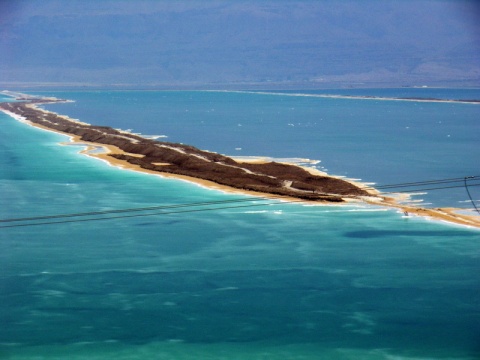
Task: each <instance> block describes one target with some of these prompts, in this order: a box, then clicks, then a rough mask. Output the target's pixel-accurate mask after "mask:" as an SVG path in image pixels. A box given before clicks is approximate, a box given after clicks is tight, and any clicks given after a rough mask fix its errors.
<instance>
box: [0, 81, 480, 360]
mask: <svg viewBox="0 0 480 360" xmlns="http://www.w3.org/2000/svg"><path fill="white" fill-rule="evenodd" d="M29 93H31V94H38V95H46V96H56V97H58V98H65V99H70V100H74V101H75V102H72V103H64V104H54V105H48V106H46V107H45V108H47V109H49V110H52V111H55V112H58V113H60V114H65V115H68V116H70V117H73V118H77V119H79V120H81V121H85V122H88V123H91V124H95V125H106V126H112V127H115V128H121V129H124V130H127V129H131V131H132V132H135V133H141V134H144V135H146V136H147V135H148V136H153V135H155V136H162V137H161V138H159V140H165V141H171V142H181V143H185V144H190V145H194V146H196V147H198V148H201V149H205V150H211V151H215V152H220V153H223V154H226V155H230V156H265V157H271V158H276V159H290V160H292V159H293V158H295V159H310V160H318V161H320V162H319V163H318V164H317V165H316V167H317V168H318V169H320V170H324V171H327V172H329V173H330V174H333V175H339V176H346V177H348V178H354V179H361V180H362V181H364V182H366V183H376V184H378V185H388V184H399V183H405V182H417V181H425V180H438V179H446V178H463V177H465V176H471V175H480V166H479V163H480V162H479V160H480V146H479V144H480V105H474V104H464V103H439V102H413V101H386V100H374V99H345V98H328V97H319V96H318V95H324V94H333V95H362V96H383V97H425V98H432V97H434V98H444V99H480V90H479V89H363V90H362V89H344V90H325V91H288V92H279V91H273V92H272V91H269V92H261V93H259V92H257V93H255V92H228V91H77V92H75V91H49V92H40V91H32V92H29ZM7 99H8V98H6V97H2V98H0V101H2V100H3V101H7ZM8 100H9V99H8ZM0 124H1V126H0V139H1V140H0V219H11V218H25V217H37V216H50V215H57V214H75V213H80V212H94V211H95V212H96V211H111V210H119V209H132V208H144V207H153V206H178V205H181V204H193V203H198V202H214V201H218V202H223V201H227V200H243V199H245V195H241V194H227V193H223V192H220V191H216V190H210V189H206V188H203V187H200V186H198V185H195V184H191V183H188V182H184V181H180V180H174V179H166V178H162V177H160V176H155V175H149V174H142V173H138V172H134V171H129V170H123V169H118V168H114V167H112V166H110V165H108V164H106V163H104V162H102V161H99V160H97V159H94V158H91V157H87V156H85V155H82V154H79V153H78V152H79V151H80V150H81V149H82V147H81V146H66V145H60V143H62V142H66V141H68V138H67V137H66V136H63V135H60V134H56V133H52V132H49V131H44V130H40V129H37V128H33V127H31V126H28V125H25V124H23V123H21V122H18V121H16V120H14V119H13V118H11V117H9V116H7V115H6V114H4V113H0ZM298 161H299V162H302V161H304V160H298ZM310 166H312V165H310ZM448 185H450V184H448ZM458 185H459V187H456V188H452V189H444V190H432V191H427V193H425V191H420V190H418V189H417V190H418V191H415V192H417V193H418V195H415V196H413V197H412V199H411V200H412V201H415V202H419V203H420V202H422V203H423V204H424V206H433V207H438V206H453V207H462V208H465V209H471V208H472V205H471V203H470V202H469V199H468V196H467V193H466V191H465V188H463V187H461V185H462V183H459V184H458ZM470 191H471V195H472V196H473V198H474V200H477V201H478V200H479V199H480V187H474V186H472V187H471V188H470ZM467 200H468V201H467ZM253 204H254V205H257V206H255V207H245V208H230V207H229V208H227V207H226V206H220V205H218V206H217V205H213V206H207V207H205V208H208V211H199V212H170V213H168V214H166V213H165V212H164V213H161V211H157V213H160V214H157V215H154V216H139V217H129V218H125V217H123V218H117V219H110V220H101V221H97V220H95V219H98V218H99V216H92V217H91V219H94V220H91V221H83V222H62V223H57V224H49V225H47V224H44V225H37V226H18V227H4V226H6V225H13V224H17V223H12V222H4V223H2V222H0V304H1V307H0V325H1V326H0V359H12V360H20V359H21V360H33V359H35V360H36V359H49V360H50V359H58V360H59V359H66V358H68V359H74V360H76V359H78V360H80V359H82V360H83V359H118V360H124V359H125V360H126V359H129V360H130V359H161V360H164V359H180V360H181V359H214V360H216V359H235V360H236V359H242V360H243V359H249V360H250V359H252V360H257V359H262V360H264V359H292V360H293V359H295V360H297V359H298V360H300V359H301V360H307V359H327V360H328V359H340V360H344V359H345V360H347V359H348V360H350V359H352V360H353V359H365V360H367V359H368V360H370V359H373V360H377V359H378V360H380V359H382V360H383V359H385V360H393V359H411V360H413V359H415V360H419V359H422V360H423V359H462V360H463V359H478V358H479V357H480V276H478V274H480V231H479V230H478V229H471V228H467V227H462V226H458V225H452V224H447V223H442V222H439V221H432V220H428V219H425V218H420V217H414V216H408V217H405V216H404V215H403V214H402V213H399V212H397V211H395V210H391V209H386V208H381V207H374V206H366V205H358V204H357V205H355V204H350V205H343V206H334V205H329V206H307V205H304V204H291V203H272V202H269V203H266V204H265V205H262V204H263V203H262V200H258V201H257V202H255V203H253ZM184 209H186V210H189V209H192V208H191V207H186V208H184ZM202 209H203V208H202ZM465 211H467V210H465ZM167 212H168V211H167ZM129 214H130V213H129ZM141 214H144V213H141ZM145 214H147V213H145ZM62 219H64V220H65V219H67V220H68V219H69V218H62ZM38 222H41V221H38ZM44 222H45V220H44ZM18 224H23V223H18Z"/></svg>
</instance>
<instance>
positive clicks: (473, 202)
mask: <svg viewBox="0 0 480 360" xmlns="http://www.w3.org/2000/svg"><path fill="white" fill-rule="evenodd" d="M471 178H472V176H466V177H465V178H464V179H463V182H464V184H465V190H467V194H468V197H469V198H470V201H471V202H472V205H473V207H474V208H475V210H476V211H477V213H478V214H479V215H480V212H479V211H478V208H477V205H476V204H475V201H473V199H472V195H470V190H468V185H467V179H471ZM474 186H475V185H474Z"/></svg>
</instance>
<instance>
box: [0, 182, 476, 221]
mask: <svg viewBox="0 0 480 360" xmlns="http://www.w3.org/2000/svg"><path fill="white" fill-rule="evenodd" d="M477 178H480V176H468V177H464V178H451V179H440V180H430V181H421V182H411V183H400V184H393V185H384V186H380V187H378V188H395V187H405V186H410V187H411V186H413V185H414V184H415V185H419V184H422V185H427V184H445V183H452V182H458V181H459V179H462V180H463V181H464V184H463V185H455V186H442V187H433V188H419V189H410V190H399V191H391V192H382V193H381V194H394V193H412V192H418V191H427V190H440V189H452V188H460V187H465V188H466V190H467V193H468V195H469V197H470V200H471V201H472V204H473V206H474V207H475V209H476V211H477V212H478V209H477V207H476V205H475V203H474V200H473V199H472V197H471V195H470V192H469V190H468V187H467V186H466V179H470V180H472V179H477ZM469 186H470V187H472V186H480V184H470V185H469ZM378 188H369V189H378ZM365 189H368V188H365ZM273 199H277V201H276V202H271V200H272V197H270V198H262V197H249V198H246V199H227V200H218V201H205V202H194V203H184V204H175V205H163V206H152V207H141V208H127V209H117V210H105V211H91V212H83V213H71V214H56V215H46V216H36V217H25V218H10V219H0V223H13V222H28V221H30V222H29V223H25V224H13V225H3V226H2V225H0V228H11V227H20V226H36V225H48V224H61V223H73V222H85V221H97V220H110V219H119V218H131V217H141V216H154V215H167V214H177V213H186V212H199V211H213V210H223V209H232V208H240V207H253V206H262V205H265V206H266V205H274V204H278V203H279V201H278V200H283V202H285V201H286V200H285V198H283V197H281V196H278V197H276V196H273ZM258 201H261V202H263V201H266V202H263V203H260V204H255V203H253V204H252V203H251V202H258ZM303 201H304V200H301V199H298V200H288V202H290V203H294V202H303ZM236 203H247V204H246V205H238V206H223V207H222V206H220V207H213V208H203V209H189V208H195V207H199V206H213V205H227V204H236ZM182 208H183V209H184V210H180V211H162V212H154V213H146V214H134V215H132V214H130V215H120V216H109V217H97V218H95V217H93V218H92V216H99V215H108V214H122V213H132V212H145V211H156V210H172V209H182ZM87 216H89V218H86V219H70V220H59V221H43V222H35V223H31V221H39V220H54V219H67V218H77V217H80V218H81V217H87Z"/></svg>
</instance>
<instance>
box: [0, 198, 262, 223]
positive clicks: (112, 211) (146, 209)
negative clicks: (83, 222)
mask: <svg viewBox="0 0 480 360" xmlns="http://www.w3.org/2000/svg"><path fill="white" fill-rule="evenodd" d="M266 200H268V199H266V198H260V197H258V198H257V197H255V198H248V199H228V200H218V201H204V202H195V203H184V204H175V205H162V206H151V207H140V208H127V209H116V210H104V211H90V212H83V213H71V214H56V215H44V216H34V217H25V218H10V219H0V223H8V222H16V221H33V220H48V219H57V218H69V217H82V216H93V215H105V214H115V213H125V212H137V211H153V210H163V209H173V208H182V207H193V206H209V205H217V204H226V203H237V202H245V201H246V202H252V201H266Z"/></svg>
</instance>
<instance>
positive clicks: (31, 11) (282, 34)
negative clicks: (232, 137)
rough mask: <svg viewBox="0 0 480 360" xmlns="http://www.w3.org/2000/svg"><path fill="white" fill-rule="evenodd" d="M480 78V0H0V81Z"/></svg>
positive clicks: (414, 81) (419, 81)
mask: <svg viewBox="0 0 480 360" xmlns="http://www.w3.org/2000/svg"><path fill="white" fill-rule="evenodd" d="M12 82H64V83H80V84H113V83H115V84H118V83H122V84H140V85H142V84H145V85H150V84H160V85H178V84H180V85H182V84H183V85H185V84H186V85H188V84H194V85H195V84H196V85H199V84H200V85H201V84H228V83H258V82H260V83H262V82H268V83H283V84H288V83H298V82H309V83H314V84H316V85H318V86H324V85H329V84H338V85H339V86H348V85H354V86H358V85H361V84H380V85H382V84H383V85H384V84H393V85H423V84H433V85H437V84H447V85H448V84H468V85H475V84H476V85H480V1H463V0H450V1H447V0H442V1H440V0H411V1H409V0H397V1H390V0H361V1H360V0H358V1H348V0H341V1H340V0H337V1H333V0H330V1H328V0H326V1H322V0H317V1H313V0H310V1H307V0H303V1H302V0H297V1H287V0H271V1H260V0H257V1H240V0H237V1H208V0H202V1H199V0H198V1H197V0H190V1H182V0H180V1H177V0H175V1H174V0H171V1H165V0H164V1H154V0H150V1H148V0H145V1H143V0H138V1H136V0H131V1H113V0H102V1H98V0H90V1H89V0H80V1H75V0H0V86H2V87H8V85H10V84H11V83H12Z"/></svg>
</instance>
